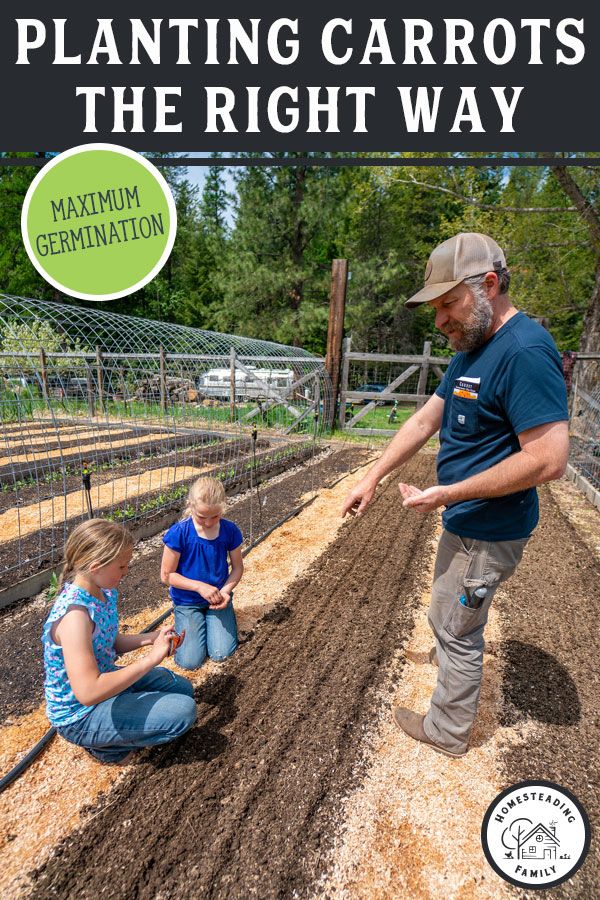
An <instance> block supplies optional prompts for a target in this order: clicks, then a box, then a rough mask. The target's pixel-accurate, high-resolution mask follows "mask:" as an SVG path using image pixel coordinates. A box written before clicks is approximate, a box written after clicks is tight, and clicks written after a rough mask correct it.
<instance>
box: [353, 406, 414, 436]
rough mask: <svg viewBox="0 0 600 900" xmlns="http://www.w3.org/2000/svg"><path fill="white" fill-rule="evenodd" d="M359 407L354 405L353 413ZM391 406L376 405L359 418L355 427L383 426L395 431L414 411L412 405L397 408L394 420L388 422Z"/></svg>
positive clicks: (354, 413)
mask: <svg viewBox="0 0 600 900" xmlns="http://www.w3.org/2000/svg"><path fill="white" fill-rule="evenodd" d="M360 409H361V407H360V406H358V404H357V405H355V406H354V411H353V415H356V413H357V412H358V411H359V410H360ZM392 409H393V407H392V406H376V407H375V409H372V410H371V411H370V412H368V413H367V414H366V416H363V418H362V419H359V421H358V422H356V428H385V429H389V430H390V431H397V430H398V428H400V426H401V425H403V424H404V422H406V420H407V419H410V417H411V416H412V414H413V413H414V411H415V410H414V407H410V408H408V409H398V410H397V415H396V421H395V422H389V421H388V418H389V415H390V413H391V412H392Z"/></svg>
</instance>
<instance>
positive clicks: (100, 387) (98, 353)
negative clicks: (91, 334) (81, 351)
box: [96, 347, 104, 412]
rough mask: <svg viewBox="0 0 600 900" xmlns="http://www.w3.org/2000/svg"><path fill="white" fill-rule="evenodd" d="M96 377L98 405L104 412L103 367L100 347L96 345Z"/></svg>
mask: <svg viewBox="0 0 600 900" xmlns="http://www.w3.org/2000/svg"><path fill="white" fill-rule="evenodd" d="M96 378H97V380H98V407H99V408H100V411H101V412H104V368H103V364H102V351H101V349H100V347H96Z"/></svg>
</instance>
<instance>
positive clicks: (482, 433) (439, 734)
mask: <svg viewBox="0 0 600 900" xmlns="http://www.w3.org/2000/svg"><path fill="white" fill-rule="evenodd" d="M509 283H510V274H509V272H508V270H507V268H506V260H505V258H504V253H503V252H502V250H501V249H500V247H499V246H498V244H496V242H495V241H493V240H492V239H491V238H490V237H488V236H487V235H484V234H476V233H467V234H458V235H456V236H455V237H453V238H450V240H447V241H444V242H443V243H442V244H440V245H439V246H438V247H436V249H435V250H434V251H433V253H432V254H431V256H430V258H429V262H428V264H427V268H426V271H425V287H424V288H423V290H421V291H419V292H418V293H417V294H415V295H414V296H413V297H411V298H410V299H409V300H408V301H407V302H406V306H407V307H409V308H411V309H413V308H415V307H417V306H420V305H421V304H423V303H428V304H429V306H432V307H433V308H434V309H435V311H436V316H435V324H436V327H437V328H439V329H440V331H442V332H443V333H444V334H445V335H446V336H447V338H448V341H449V343H450V345H451V347H452V348H453V349H454V350H457V351H458V353H457V354H456V355H455V356H454V358H453V359H452V362H451V363H450V365H449V366H448V370H447V372H446V374H445V376H444V379H443V381H442V383H441V384H440V386H439V387H438V389H437V390H436V392H435V394H434V395H433V396H432V397H431V398H430V399H429V400H428V402H427V403H426V404H425V406H423V408H422V409H420V410H418V411H417V412H416V413H415V414H414V415H413V416H412V417H411V418H410V419H408V421H407V422H406V423H405V424H404V425H403V427H402V428H401V429H400V431H399V432H398V434H397V435H396V436H395V437H394V439H393V440H392V441H391V443H390V444H389V446H388V447H387V449H386V450H385V452H384V453H383V455H382V456H381V457H380V459H379V460H378V461H377V462H376V463H375V464H374V465H373V466H372V468H371V469H370V470H369V472H368V473H367V474H366V475H365V477H364V478H363V479H362V481H360V482H359V484H358V485H357V486H356V487H355V488H354V489H353V490H352V491H351V492H350V493H349V494H348V496H347V497H346V500H345V502H344V506H343V511H342V515H346V513H351V514H353V515H359V516H360V515H363V513H364V512H365V510H366V509H367V507H368V505H369V503H370V501H371V499H372V498H373V495H374V493H375V488H376V487H377V484H378V483H379V481H380V480H381V479H382V478H383V477H384V476H385V475H387V474H388V473H389V472H391V471H392V470H393V469H395V468H397V467H398V466H401V465H402V464H403V463H405V462H406V461H407V460H408V459H410V458H411V457H412V456H413V455H414V454H415V453H416V452H417V451H418V450H419V449H420V448H421V447H422V446H423V445H424V444H425V443H426V442H427V440H428V439H429V438H430V437H432V435H434V434H435V433H436V432H437V431H439V439H440V450H439V453H438V457H437V476H438V484H437V485H434V486H432V487H427V488H426V489H425V490H421V489H420V488H418V487H416V486H414V485H409V484H401V485H400V493H401V495H402V499H403V506H405V507H407V508H410V509H413V510H416V511H417V512H420V513H428V512H430V511H431V510H434V509H436V508H437V507H440V506H441V507H445V509H444V512H443V514H442V524H443V531H442V535H441V538H440V541H439V545H438V551H437V557H436V564H435V573H434V579H433V587H432V593H431V604H430V607H429V624H430V626H431V629H432V631H433V634H434V637H435V646H434V647H432V649H431V651H430V654H429V660H430V662H431V663H432V664H433V665H437V666H438V679H437V685H436V688H435V691H434V693H433V696H432V698H431V704H430V708H429V711H428V712H427V714H426V715H425V716H421V715H417V714H416V713H415V712H413V711H412V710H409V709H405V708H402V707H398V708H396V709H394V712H393V715H394V721H395V722H396V724H397V725H398V726H399V727H400V728H401V729H402V730H403V731H405V732H406V734H408V735H410V737H412V738H414V739H416V740H418V741H422V742H423V743H424V744H428V745H431V746H432V747H433V748H434V749H435V750H438V751H440V752H442V753H445V754H447V755H448V756H464V754H465V753H466V752H467V748H468V744H469V738H470V735H471V730H472V727H473V723H474V720H475V715H476V712H477V704H478V701H479V692H480V688H481V676H482V671H483V649H484V640H483V632H484V627H485V624H486V622H487V618H488V611H489V608H490V605H491V602H492V599H493V597H494V593H495V591H496V589H497V587H498V585H499V584H501V583H502V582H503V581H505V580H506V579H507V578H509V577H510V575H512V573H513V572H514V571H515V569H516V567H517V566H518V564H519V562H520V560H521V557H522V555H523V550H524V548H525V545H526V543H527V541H528V540H529V537H530V535H531V533H532V531H533V530H534V528H535V526H536V525H537V522H538V518H539V507H538V498H537V492H536V489H535V488H536V485H538V484H543V483H544V482H547V481H552V480H553V479H556V478H560V477H561V476H562V474H563V472H564V470H565V466H566V463H567V458H568V452H569V434H568V410H567V396H566V389H565V382H564V378H563V373H562V366H561V360H560V356H559V354H558V351H557V349H556V346H555V344H554V341H553V340H552V338H551V336H550V335H549V334H548V332H547V331H545V329H544V328H542V327H541V325H539V324H537V323H536V322H534V321H532V320H531V319H529V318H528V317H527V316H526V315H525V314H524V313H522V312H519V311H518V310H517V309H515V307H514V306H513V304H512V302H511V300H510V297H509V295H508V288H509Z"/></svg>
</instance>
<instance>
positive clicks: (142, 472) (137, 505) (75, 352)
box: [0, 295, 331, 588]
mask: <svg viewBox="0 0 600 900" xmlns="http://www.w3.org/2000/svg"><path fill="white" fill-rule="evenodd" d="M330 402H331V386H330V381H329V378H328V376H327V374H326V372H325V369H324V365H323V360H321V359H319V358H317V357H314V356H312V355H311V354H309V353H307V352H305V351H303V350H300V349H298V348H295V347H286V346H282V345H279V344H275V343H272V342H269V341H259V340H253V339H246V338H241V337H238V336H234V335H225V334H216V333H213V332H207V331H201V330H198V329H192V328H185V327H183V326H178V325H173V324H169V323H164V322H153V321H150V320H145V319H138V318H135V317H131V316H121V315H116V314H114V313H108V312H104V311H103V310H95V309H88V308H82V307H77V306H69V305H65V304H59V303H51V302H40V301H33V300H29V299H25V298H16V297H9V296H6V295H0V424H1V434H2V439H1V443H0V547H1V550H2V552H1V558H2V563H1V566H0V588H3V587H5V586H7V584H9V583H10V582H12V581H14V580H20V579H23V578H25V577H27V576H28V575H31V574H33V573H35V572H37V571H39V570H40V569H44V568H47V567H50V566H53V565H55V564H56V563H57V562H59V561H60V559H61V558H62V550H63V545H64V541H65V538H66V535H67V533H68V531H69V530H70V529H71V528H72V527H73V525H75V524H76V523H77V522H78V521H81V519H82V518H85V517H86V516H87V515H88V514H89V505H91V507H92V509H93V511H94V514H95V515H102V516H104V517H108V518H112V519H114V520H121V521H126V522H132V523H137V524H139V523H140V522H142V521H144V520H147V519H149V518H151V517H155V516H158V515H160V514H162V513H164V512H166V511H169V510H170V509H174V508H176V507H178V506H179V505H181V503H182V502H183V498H184V496H185V495H186V493H187V490H188V487H189V484H190V482H191V481H193V480H194V479H195V478H197V477H198V476H199V475H201V474H212V475H214V476H215V477H217V478H220V479H221V480H222V481H223V482H224V484H225V486H226V487H227V488H228V489H229V490H230V491H231V490H234V489H236V488H239V489H240V490H241V489H244V488H246V487H248V486H249V485H250V484H256V482H257V481H258V480H260V479H261V478H266V477H269V476H271V475H272V474H274V473H277V472H278V471H281V470H282V469H284V468H286V467H289V466H292V465H294V464H296V463H301V462H304V461H306V460H307V459H309V458H311V457H313V456H314V455H315V452H316V450H317V449H318V448H319V447H320V444H321V437H322V421H323V415H322V412H323V408H324V406H325V405H326V404H328V403H330ZM86 479H89V483H90V491H89V492H87V491H85V490H83V489H82V482H83V483H85V480H86ZM283 512H285V510H284V511H283ZM255 536H256V535H247V538H248V540H249V541H252V539H253V537H255Z"/></svg>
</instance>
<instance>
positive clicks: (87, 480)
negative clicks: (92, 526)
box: [81, 460, 94, 519]
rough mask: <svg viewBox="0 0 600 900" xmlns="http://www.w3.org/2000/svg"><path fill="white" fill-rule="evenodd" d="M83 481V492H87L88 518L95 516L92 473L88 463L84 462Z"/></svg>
mask: <svg viewBox="0 0 600 900" xmlns="http://www.w3.org/2000/svg"><path fill="white" fill-rule="evenodd" d="M81 482H82V484H83V492H84V494H85V500H86V503H87V509H88V519H93V518H94V510H93V509H92V473H91V472H90V470H89V468H88V464H87V463H86V462H85V460H84V462H83V468H82V470H81Z"/></svg>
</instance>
